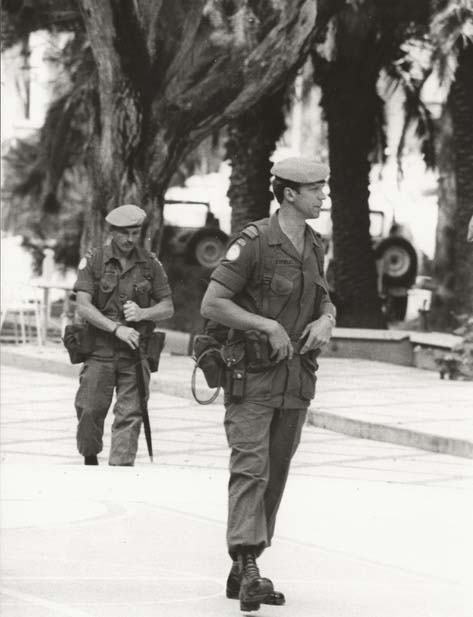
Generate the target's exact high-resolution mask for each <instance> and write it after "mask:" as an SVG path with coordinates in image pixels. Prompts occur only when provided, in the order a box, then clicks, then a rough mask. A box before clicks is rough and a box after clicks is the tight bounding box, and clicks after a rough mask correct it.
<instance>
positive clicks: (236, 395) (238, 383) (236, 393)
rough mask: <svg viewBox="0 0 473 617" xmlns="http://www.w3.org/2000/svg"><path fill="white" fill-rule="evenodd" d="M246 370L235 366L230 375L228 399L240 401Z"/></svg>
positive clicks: (233, 401) (243, 391)
mask: <svg viewBox="0 0 473 617" xmlns="http://www.w3.org/2000/svg"><path fill="white" fill-rule="evenodd" d="M245 381H246V372H245V371H244V370H243V369H239V368H235V369H233V370H232V371H231V376H230V392H229V394H230V401H231V402H232V403H241V401H242V400H243V397H244V396H245Z"/></svg>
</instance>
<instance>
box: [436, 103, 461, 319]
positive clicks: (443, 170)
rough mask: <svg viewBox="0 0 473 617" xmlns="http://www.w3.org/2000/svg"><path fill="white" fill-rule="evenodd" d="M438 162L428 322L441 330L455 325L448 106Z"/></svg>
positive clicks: (452, 174) (454, 197)
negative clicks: (433, 285)
mask: <svg viewBox="0 0 473 617" xmlns="http://www.w3.org/2000/svg"><path fill="white" fill-rule="evenodd" d="M437 164H438V170H439V180H438V219H437V229H436V232H435V255H434V276H435V281H436V283H437V290H436V292H435V294H434V296H433V298H432V308H431V317H430V320H429V321H430V325H431V327H432V328H434V329H440V330H443V329H445V328H449V327H451V326H453V325H454V323H453V322H452V318H451V311H452V309H453V304H454V298H455V291H454V277H453V272H454V250H453V238H454V219H455V210H456V207H457V188H456V182H455V168H454V153H453V125H452V114H451V111H450V108H449V107H448V106H445V107H444V109H443V112H442V115H441V117H440V119H439V124H438V143H437Z"/></svg>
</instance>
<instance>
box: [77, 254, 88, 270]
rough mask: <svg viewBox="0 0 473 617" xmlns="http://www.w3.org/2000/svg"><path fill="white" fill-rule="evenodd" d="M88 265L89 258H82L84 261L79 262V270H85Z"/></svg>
mask: <svg viewBox="0 0 473 617" xmlns="http://www.w3.org/2000/svg"><path fill="white" fill-rule="evenodd" d="M86 265H87V257H82V259H81V260H80V261H79V265H78V266H77V268H78V269H79V270H83V269H84V268H85V267H86Z"/></svg>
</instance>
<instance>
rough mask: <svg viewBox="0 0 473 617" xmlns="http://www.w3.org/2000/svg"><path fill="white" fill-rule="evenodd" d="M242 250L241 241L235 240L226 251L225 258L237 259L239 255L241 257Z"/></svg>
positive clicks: (229, 259)
mask: <svg viewBox="0 0 473 617" xmlns="http://www.w3.org/2000/svg"><path fill="white" fill-rule="evenodd" d="M240 250H241V249H240V245H239V243H238V242H235V243H234V244H232V245H231V247H230V248H229V249H228V251H227V252H226V254H225V259H227V260H228V261H235V260H236V259H238V257H240Z"/></svg>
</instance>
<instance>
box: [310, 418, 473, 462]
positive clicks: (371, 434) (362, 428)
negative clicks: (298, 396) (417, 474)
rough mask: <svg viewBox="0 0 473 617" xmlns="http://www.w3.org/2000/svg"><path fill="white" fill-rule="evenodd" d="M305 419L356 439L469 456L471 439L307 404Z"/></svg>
mask: <svg viewBox="0 0 473 617" xmlns="http://www.w3.org/2000/svg"><path fill="white" fill-rule="evenodd" d="M307 422H308V424H310V425H311V426H316V427H318V428H324V429H327V430H329V431H334V432H335V433H343V434H344V435H350V436H351V437H357V438H359V439H372V440H374V441H385V442H388V443H393V444H397V445H400V446H407V447H410V448H418V449H420V450H428V451H429V452H436V453H439V454H450V455H451V456H459V457H462V458H473V443H471V442H470V441H467V440H465V439H456V438H454V437H442V436H441V435H434V434H432V433H423V432H421V431H413V430H411V429H407V428H402V427H400V426H389V425H387V424H379V423H375V422H366V421H364V420H354V419H353V418H346V417H344V416H339V415H336V414H333V413H328V412H326V411H317V410H316V409H313V408H310V409H309V411H308V414H307Z"/></svg>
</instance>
